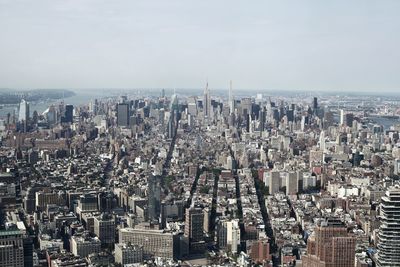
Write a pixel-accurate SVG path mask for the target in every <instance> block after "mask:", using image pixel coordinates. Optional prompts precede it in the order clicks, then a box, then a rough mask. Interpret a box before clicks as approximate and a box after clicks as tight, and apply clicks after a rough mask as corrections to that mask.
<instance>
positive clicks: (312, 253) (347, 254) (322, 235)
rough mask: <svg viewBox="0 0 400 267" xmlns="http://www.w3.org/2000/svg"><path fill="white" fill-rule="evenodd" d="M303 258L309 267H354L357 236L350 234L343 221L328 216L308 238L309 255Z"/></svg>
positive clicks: (304, 264)
mask: <svg viewBox="0 0 400 267" xmlns="http://www.w3.org/2000/svg"><path fill="white" fill-rule="evenodd" d="M302 260H303V266H307V267H326V266H330V267H339V266H340V267H354V260H355V238H354V237H351V236H349V235H348V233H347V228H346V227H345V225H344V224H343V223H342V222H341V221H339V220H338V219H335V218H327V219H325V220H323V221H321V222H320V223H319V225H318V226H316V228H315V232H314V235H313V236H311V237H310V238H309V239H308V243H307V255H305V256H303V258H302Z"/></svg>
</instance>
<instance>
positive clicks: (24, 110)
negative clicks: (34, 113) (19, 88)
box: [18, 99, 29, 122]
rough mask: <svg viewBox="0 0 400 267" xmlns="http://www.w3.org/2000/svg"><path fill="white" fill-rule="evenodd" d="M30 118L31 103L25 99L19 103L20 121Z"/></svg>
mask: <svg viewBox="0 0 400 267" xmlns="http://www.w3.org/2000/svg"><path fill="white" fill-rule="evenodd" d="M28 119H29V103H28V102H26V101H25V100H24V99H22V100H21V103H20V104H19V114H18V121H20V122H22V121H25V122H26V121H27V120H28Z"/></svg>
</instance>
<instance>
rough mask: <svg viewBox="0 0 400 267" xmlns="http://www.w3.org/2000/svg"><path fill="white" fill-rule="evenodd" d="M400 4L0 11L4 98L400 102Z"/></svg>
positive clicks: (66, 3)
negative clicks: (339, 97) (156, 93)
mask: <svg viewBox="0 0 400 267" xmlns="http://www.w3.org/2000/svg"><path fill="white" fill-rule="evenodd" d="M399 14H400V1H398V0H392V1H390V0H381V1H376V0H374V1H372V0H371V1H369V0H351V1H348V0H335V1H321V0H304V1H286V0H276V1H267V0H252V1H236V0H229V1H228V0H199V1H194V0H180V1H178V0H159V1H151V0H145V1H134V0H113V1H110V0H35V1H32V0H24V1H22V0H0V88H18V89H22V88H24V89H29V88H202V87H204V86H205V84H206V82H207V81H208V84H209V87H210V88H220V89H221V88H228V86H229V80H232V81H233V88H234V89H235V88H240V89H258V90H260V89H265V90H268V89H271V90H316V91H330V90H335V91H387V92H396V91H397V90H400V15H399Z"/></svg>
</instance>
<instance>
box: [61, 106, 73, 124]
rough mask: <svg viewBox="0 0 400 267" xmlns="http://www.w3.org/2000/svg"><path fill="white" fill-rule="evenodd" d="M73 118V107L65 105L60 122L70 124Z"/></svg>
mask: <svg viewBox="0 0 400 267" xmlns="http://www.w3.org/2000/svg"><path fill="white" fill-rule="evenodd" d="M73 118H74V106H73V105H66V106H65V111H64V116H62V117H61V122H65V123H72V122H73Z"/></svg>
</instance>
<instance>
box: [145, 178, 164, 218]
mask: <svg viewBox="0 0 400 267" xmlns="http://www.w3.org/2000/svg"><path fill="white" fill-rule="evenodd" d="M147 183H148V201H149V218H150V220H158V217H159V216H160V206H161V184H160V176H157V175H151V176H150V177H149V178H148V182H147Z"/></svg>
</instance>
